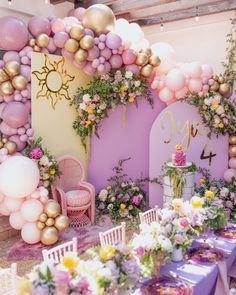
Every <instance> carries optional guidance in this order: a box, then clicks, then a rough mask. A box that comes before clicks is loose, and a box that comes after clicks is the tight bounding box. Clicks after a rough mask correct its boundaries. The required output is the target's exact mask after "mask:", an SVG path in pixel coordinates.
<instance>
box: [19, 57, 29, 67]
mask: <svg viewBox="0 0 236 295" xmlns="http://www.w3.org/2000/svg"><path fill="white" fill-rule="evenodd" d="M21 63H22V64H23V65H28V64H30V59H29V58H28V57H27V56H22V58H21Z"/></svg>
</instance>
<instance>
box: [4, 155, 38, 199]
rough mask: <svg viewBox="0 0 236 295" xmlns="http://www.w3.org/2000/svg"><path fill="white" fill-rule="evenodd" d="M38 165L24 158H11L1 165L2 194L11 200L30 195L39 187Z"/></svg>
mask: <svg viewBox="0 0 236 295" xmlns="http://www.w3.org/2000/svg"><path fill="white" fill-rule="evenodd" d="M39 177H40V175H39V169H38V166H37V165H36V163H35V162H34V161H33V160H31V159H29V158H27V157H22V156H16V157H10V158H8V159H7V160H6V161H4V162H3V163H2V164H1V165H0V192H1V193H2V194H4V195H5V196H8V197H11V198H23V197H26V196H28V195H30V194H31V193H32V192H33V191H34V190H35V189H36V188H37V186H38V183H39Z"/></svg>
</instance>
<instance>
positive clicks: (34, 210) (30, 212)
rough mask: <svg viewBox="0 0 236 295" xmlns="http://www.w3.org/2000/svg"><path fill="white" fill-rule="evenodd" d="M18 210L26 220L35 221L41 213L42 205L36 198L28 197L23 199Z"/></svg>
mask: <svg viewBox="0 0 236 295" xmlns="http://www.w3.org/2000/svg"><path fill="white" fill-rule="evenodd" d="M20 212H21V214H22V216H23V217H24V219H25V220H26V221H28V222H35V221H37V220H38V219H39V216H40V214H42V213H43V206H42V204H41V203H40V202H39V201H38V200H35V199H29V200H27V201H24V203H23V204H22V206H21V209H20Z"/></svg>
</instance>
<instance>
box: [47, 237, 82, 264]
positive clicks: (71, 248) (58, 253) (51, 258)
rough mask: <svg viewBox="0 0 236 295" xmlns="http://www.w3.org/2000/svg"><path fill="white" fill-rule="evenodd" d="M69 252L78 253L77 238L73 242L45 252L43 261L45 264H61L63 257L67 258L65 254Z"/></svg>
mask: <svg viewBox="0 0 236 295" xmlns="http://www.w3.org/2000/svg"><path fill="white" fill-rule="evenodd" d="M69 252H74V253H78V250H77V238H73V239H72V240H71V241H69V242H66V243H64V244H61V245H59V246H56V247H54V248H51V249H50V250H46V249H45V250H43V251H42V255H43V260H44V261H45V262H54V263H56V264H58V263H60V262H61V259H62V258H63V256H65V254H66V253H69Z"/></svg>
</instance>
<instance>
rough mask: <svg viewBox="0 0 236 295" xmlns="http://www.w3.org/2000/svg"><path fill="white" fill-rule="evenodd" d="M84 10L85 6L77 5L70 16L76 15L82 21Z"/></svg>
mask: <svg viewBox="0 0 236 295" xmlns="http://www.w3.org/2000/svg"><path fill="white" fill-rule="evenodd" d="M85 11H86V9H85V8H83V7H78V8H76V9H75V10H74V11H73V15H72V16H74V17H76V18H77V19H78V20H79V21H82V19H83V16H84V13H85Z"/></svg>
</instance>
